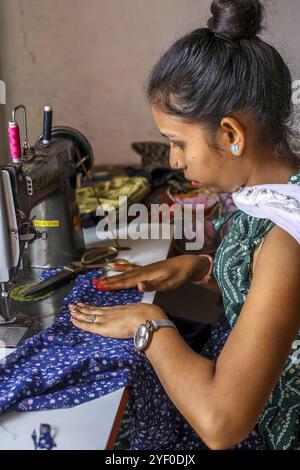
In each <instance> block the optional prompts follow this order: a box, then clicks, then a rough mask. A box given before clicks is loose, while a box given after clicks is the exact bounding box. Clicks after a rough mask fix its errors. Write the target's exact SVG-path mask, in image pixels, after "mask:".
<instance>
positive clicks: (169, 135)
mask: <svg viewBox="0 0 300 470" xmlns="http://www.w3.org/2000/svg"><path fill="white" fill-rule="evenodd" d="M161 135H162V136H163V137H167V138H168V137H177V136H176V135H174V134H168V135H167V134H163V133H162V132H161Z"/></svg>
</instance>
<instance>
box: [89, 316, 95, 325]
mask: <svg viewBox="0 0 300 470" xmlns="http://www.w3.org/2000/svg"><path fill="white" fill-rule="evenodd" d="M96 318H97V317H96V315H94V314H92V315H90V318H89V322H90V323H94V321H96Z"/></svg>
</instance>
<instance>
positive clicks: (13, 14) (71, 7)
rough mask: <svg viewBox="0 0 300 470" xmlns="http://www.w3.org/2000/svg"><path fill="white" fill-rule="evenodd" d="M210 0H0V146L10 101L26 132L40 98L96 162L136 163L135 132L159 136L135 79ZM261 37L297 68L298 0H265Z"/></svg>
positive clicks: (202, 21)
mask: <svg viewBox="0 0 300 470" xmlns="http://www.w3.org/2000/svg"><path fill="white" fill-rule="evenodd" d="M210 4H211V2H210V0H0V45H1V46H0V47H1V49H0V74H1V75H0V79H3V80H5V82H6V84H7V105H6V106H1V108H2V109H1V110H0V113H1V112H2V114H3V112H4V114H5V116H4V118H5V119H4V121H3V116H1V114H0V119H1V127H0V150H1V159H3V156H4V155H5V150H4V146H5V144H6V142H7V137H6V122H7V120H8V119H9V115H10V112H11V108H12V107H13V106H14V105H16V104H19V103H24V104H25V105H26V106H27V110H28V117H29V133H30V137H31V141H34V140H35V138H36V137H37V136H38V134H39V133H40V129H41V125H42V107H43V105H44V104H49V105H52V106H53V107H54V113H55V115H54V125H68V126H72V127H75V128H77V129H78V130H80V131H81V132H83V133H84V134H85V135H86V136H87V137H88V139H89V140H90V142H91V144H92V146H93V148H94V152H95V156H96V161H97V163H120V162H122V163H126V164H133V163H138V162H139V158H138V156H135V154H134V152H133V151H132V150H131V148H130V144H131V142H133V141H141V140H161V137H160V135H159V133H158V131H157V129H156V127H155V124H154V123H153V121H152V117H151V113H150V109H149V107H148V104H147V103H146V100H145V97H144V93H143V85H144V84H145V81H146V78H147V75H148V73H149V71H150V69H151V67H152V65H154V63H155V61H156V60H157V59H158V58H159V56H160V55H161V53H162V52H163V51H164V50H165V48H166V47H167V46H168V45H169V44H170V43H171V42H173V41H174V39H175V38H177V37H179V36H181V35H182V34H184V33H185V32H186V31H189V30H191V29H194V28H196V27H200V26H205V25H206V21H207V18H208V17H209V16H210V12H209V6H210ZM268 11H269V14H268V25H269V30H270V32H269V33H268V34H267V35H266V38H267V39H268V40H270V41H272V42H273V43H274V44H275V45H276V46H277V47H279V49H280V50H281V52H283V53H284V55H285V57H287V59H288V62H289V63H290V65H291V66H292V70H293V74H294V78H295V79H296V78H298V77H297V70H298V69H299V78H300V67H298V65H299V63H300V53H299V51H298V43H299V42H300V41H299V39H300V37H299V31H298V18H299V14H300V2H299V0H285V1H282V0H274V1H268Z"/></svg>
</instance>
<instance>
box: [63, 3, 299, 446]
mask: <svg viewBox="0 0 300 470" xmlns="http://www.w3.org/2000/svg"><path fill="white" fill-rule="evenodd" d="M211 11H212V17H211V18H210V19H209V21H208V27H207V28H201V29H197V30H195V31H193V32H192V33H190V34H188V35H186V36H184V37H183V38H181V39H179V40H178V41H176V42H175V44H173V45H172V46H171V47H170V48H169V50H167V51H166V53H165V54H164V55H163V57H162V58H161V59H160V60H159V62H158V64H157V65H156V66H155V67H154V69H153V71H152V74H151V77H150V80H149V84H148V90H147V91H148V97H149V101H150V104H151V108H152V113H153V118H154V120H155V122H156V124H157V127H158V129H159V130H160V132H161V133H162V134H163V135H165V136H166V137H168V139H169V140H170V145H171V150H170V161H171V165H172V167H174V168H178V169H182V170H184V172H185V175H186V177H187V178H188V179H190V180H193V181H195V182H196V183H198V184H201V185H206V186H210V187H211V188H213V189H214V190H215V191H217V192H220V193H222V192H231V193H233V194H234V195H242V196H243V195H244V196H245V198H244V202H245V201H246V203H247V197H246V196H247V195H249V194H252V196H253V193H252V191H253V190H254V187H255V188H256V190H258V191H259V193H258V196H261V195H262V194H263V195H266V196H267V197H265V199H263V203H262V206H261V207H262V210H263V209H264V207H265V212H264V213H265V214H270V217H266V216H264V217H262V216H261V212H259V210H260V209H259V204H254V203H253V205H252V209H253V207H254V209H255V210H257V217H255V216H253V214H252V215H249V213H247V211H246V212H244V211H242V210H238V211H237V212H236V213H234V214H233V215H232V216H233V217H234V219H233V221H232V224H231V226H230V228H229V231H228V232H227V234H226V237H225V238H224V240H223V241H222V243H221V245H220V247H219V249H218V251H217V253H216V256H215V259H214V263H213V273H210V271H211V269H212V264H211V263H212V260H211V259H209V258H208V257H205V256H199V257H197V256H193V255H183V256H179V257H175V258H171V259H168V260H167V261H164V262H160V263H155V264H151V265H148V266H145V267H139V266H129V267H123V268H122V269H123V270H124V271H125V272H124V273H123V274H120V275H116V276H113V277H110V278H106V279H102V280H101V281H100V286H99V287H100V288H101V287H103V288H106V289H108V288H109V289H120V288H129V287H133V286H136V285H137V286H138V288H139V289H140V290H142V291H151V290H156V291H162V290H168V289H174V288H176V287H177V286H179V285H180V284H182V283H183V282H185V281H187V280H188V279H192V280H193V281H195V282H196V281H199V282H200V283H201V282H202V283H204V285H206V286H207V287H208V288H210V289H214V290H218V291H220V292H221V293H222V295H223V301H224V308H225V317H224V316H221V318H220V320H219V321H218V322H217V324H215V325H214V326H213V328H212V334H211V338H210V339H209V341H208V343H207V344H206V345H205V346H204V348H203V349H202V350H201V351H197V352H196V351H194V350H193V349H191V348H190V347H189V346H188V344H187V343H186V341H185V340H184V338H182V336H181V335H180V334H179V333H178V331H176V329H174V328H159V329H158V330H157V331H155V332H154V333H153V335H152V339H151V342H150V344H147V348H146V349H145V351H144V354H145V361H144V362H142V367H141V366H140V365H139V366H138V367H139V368H138V370H136V375H135V376H134V381H133V384H132V391H131V398H130V411H131V415H130V416H131V418H130V419H131V446H130V447H131V448H132V449H168V450H170V449H185V450H188V449H206V448H207V447H208V448H210V449H229V448H234V449H239V448H250V449H296V448H300V377H299V375H300V374H299V371H300V369H299V367H300V365H299V362H300V354H298V353H299V348H300V336H299V328H300V316H299V313H300V289H299V286H300V245H299V239H297V237H296V235H295V233H298V234H299V210H300V193H299V190H300V160H299V157H298V155H297V153H296V151H295V150H294V149H293V148H292V144H291V129H290V128H289V122H290V118H291V116H292V84H291V76H290V72H289V70H288V67H287V65H286V64H285V63H284V61H283V59H282V57H281V56H280V54H279V53H278V52H277V51H276V50H275V49H274V48H273V47H272V46H271V45H269V44H267V43H266V42H264V41H262V40H261V39H260V38H259V37H258V34H259V33H260V31H261V23H262V19H263V7H262V5H261V3H260V2H259V1H258V0H231V1H230V0H229V1H228V0H226V1H225V0H214V1H213V3H212V7H211ZM270 184H271V185H275V186H276V188H279V189H280V191H281V192H280V193H279V196H280V198H279V199H280V200H279V199H278V197H279V196H278V193H277V199H276V197H275V196H276V195H275V193H274V192H272V191H270V187H269V186H268V185H270ZM277 185H278V186H277ZM291 185H294V186H291ZM275 186H273V188H275ZM249 188H250V189H251V188H252V190H251V191H250V193H249V191H248V190H249ZM291 189H293V190H294V193H293V194H294V197H293V198H291V196H290V193H289V190H291ZM245 191H246V192H245ZM247 191H248V192H247ZM274 198H275V199H274ZM260 201H261V199H260ZM282 202H283V203H284V204H285V206H284V207H285V208H286V210H282V209H281V213H280V204H279V203H281V204H282ZM263 204H265V206H264V205H263ZM250 206H251V201H250ZM250 206H249V207H250ZM245 207H246V206H245ZM266 210H267V212H266ZM278 210H279V215H280V217H279V216H278ZM249 211H250V210H249ZM276 211H277V212H276ZM254 212H255V211H254ZM272 214H273V215H272ZM276 214H277V216H278V217H277V218H276ZM293 214H294V215H293ZM296 216H298V226H295V224H296V225H297V218H296ZM293 217H294V218H293ZM274 220H275V221H277V220H278V223H277V222H276V223H275V222H274ZM291 227H294V228H291ZM294 229H295V230H294ZM117 268H118V269H121V268H120V267H117ZM208 274H211V276H208ZM71 313H72V321H73V324H74V325H75V326H77V327H78V328H81V329H83V330H87V331H91V332H94V333H96V334H100V335H103V336H110V337H115V338H131V337H133V335H134V333H135V332H136V331H137V329H138V327H139V326H140V324H143V323H145V322H146V321H147V320H155V319H158V320H163V319H167V318H168V316H167V315H166V314H165V313H164V312H163V311H162V310H161V309H160V308H159V307H157V306H154V305H146V304H131V305H126V306H121V307H112V308H95V307H92V306H84V305H82V304H79V305H77V306H72V307H71ZM91 318H92V320H93V321H92V323H91V320H90V319H91Z"/></svg>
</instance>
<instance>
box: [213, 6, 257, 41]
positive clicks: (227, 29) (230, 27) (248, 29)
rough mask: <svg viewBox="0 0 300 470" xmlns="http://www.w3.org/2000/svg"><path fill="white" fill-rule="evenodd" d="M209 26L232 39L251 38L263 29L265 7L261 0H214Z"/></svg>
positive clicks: (215, 31)
mask: <svg viewBox="0 0 300 470" xmlns="http://www.w3.org/2000/svg"><path fill="white" fill-rule="evenodd" d="M211 13H212V15H213V16H212V17H211V18H210V19H209V20H208V22H207V26H208V28H210V29H211V31H213V32H214V33H218V34H221V35H223V36H225V37H228V38H230V39H251V38H254V37H255V36H257V35H258V34H259V33H260V32H261V30H262V20H263V14H264V8H263V6H262V4H261V2H260V1H259V0H213V2H212V5H211Z"/></svg>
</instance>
